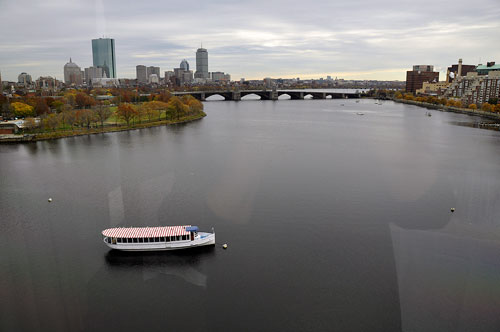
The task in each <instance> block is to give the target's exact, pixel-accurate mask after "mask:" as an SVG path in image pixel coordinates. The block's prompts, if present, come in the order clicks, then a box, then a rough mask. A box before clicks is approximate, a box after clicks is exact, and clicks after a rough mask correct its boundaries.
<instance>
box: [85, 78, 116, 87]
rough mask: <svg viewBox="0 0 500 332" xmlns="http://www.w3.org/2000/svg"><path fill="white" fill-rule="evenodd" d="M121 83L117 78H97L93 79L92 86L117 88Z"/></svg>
mask: <svg viewBox="0 0 500 332" xmlns="http://www.w3.org/2000/svg"><path fill="white" fill-rule="evenodd" d="M119 85H120V81H119V80H118V79H117V78H96V79H94V80H93V81H92V86H93V87H95V88H111V87H114V88H116V87H118V86H119Z"/></svg>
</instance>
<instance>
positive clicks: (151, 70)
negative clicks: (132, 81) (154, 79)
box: [146, 66, 160, 80]
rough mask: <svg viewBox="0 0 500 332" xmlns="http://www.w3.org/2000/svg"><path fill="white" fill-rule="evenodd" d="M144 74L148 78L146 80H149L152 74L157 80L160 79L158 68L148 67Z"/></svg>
mask: <svg viewBox="0 0 500 332" xmlns="http://www.w3.org/2000/svg"><path fill="white" fill-rule="evenodd" d="M146 74H147V76H148V80H149V76H151V75H153V74H154V75H156V76H158V79H159V78H160V67H154V66H149V67H148V68H147V70H146Z"/></svg>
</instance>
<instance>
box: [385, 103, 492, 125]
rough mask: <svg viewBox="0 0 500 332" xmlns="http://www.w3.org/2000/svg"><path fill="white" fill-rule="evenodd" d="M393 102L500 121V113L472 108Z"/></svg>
mask: <svg viewBox="0 0 500 332" xmlns="http://www.w3.org/2000/svg"><path fill="white" fill-rule="evenodd" d="M391 100H392V101H394V102H396V103H402V104H408V105H415V106H420V107H425V108H430V109H436V110H443V111H446V112H453V113H460V114H467V115H472V116H480V117H483V118H487V119H490V120H496V121H497V122H499V121H500V113H492V112H485V111H481V110H479V109H478V110H473V109H470V108H462V107H454V106H446V105H440V104H439V105H436V104H430V103H425V102H421V101H415V100H405V99H396V98H393V99H391Z"/></svg>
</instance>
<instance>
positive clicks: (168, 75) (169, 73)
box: [165, 71, 175, 81]
mask: <svg viewBox="0 0 500 332" xmlns="http://www.w3.org/2000/svg"><path fill="white" fill-rule="evenodd" d="M174 76H175V74H174V72H173V71H166V72H165V81H170V80H171V78H172V77H174Z"/></svg>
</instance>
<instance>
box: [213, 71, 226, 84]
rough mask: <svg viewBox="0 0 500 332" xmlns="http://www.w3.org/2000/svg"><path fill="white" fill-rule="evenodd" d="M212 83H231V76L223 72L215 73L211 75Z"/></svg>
mask: <svg viewBox="0 0 500 332" xmlns="http://www.w3.org/2000/svg"><path fill="white" fill-rule="evenodd" d="M210 76H211V77H212V81H214V82H229V81H231V75H229V74H225V73H223V72H221V71H214V72H212V73H211V74H210Z"/></svg>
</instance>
